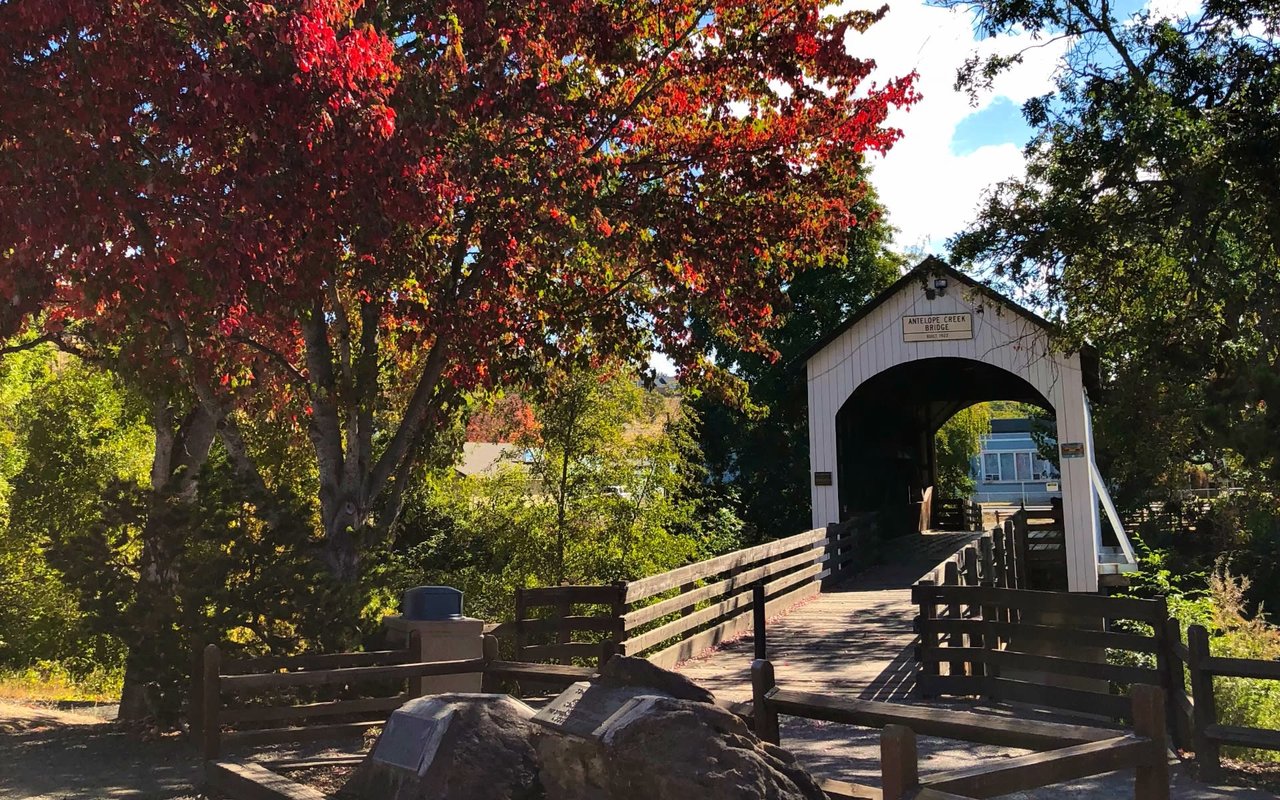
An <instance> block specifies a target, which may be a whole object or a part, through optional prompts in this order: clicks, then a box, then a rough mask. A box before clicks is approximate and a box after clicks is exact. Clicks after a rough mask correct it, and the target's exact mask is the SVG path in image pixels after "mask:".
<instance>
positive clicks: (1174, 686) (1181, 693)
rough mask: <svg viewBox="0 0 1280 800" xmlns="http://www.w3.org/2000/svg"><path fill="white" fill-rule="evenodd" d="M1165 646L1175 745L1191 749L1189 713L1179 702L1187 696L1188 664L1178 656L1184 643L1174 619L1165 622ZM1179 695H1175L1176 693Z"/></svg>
mask: <svg viewBox="0 0 1280 800" xmlns="http://www.w3.org/2000/svg"><path fill="white" fill-rule="evenodd" d="M1164 627H1165V644H1166V646H1167V647H1168V648H1169V671H1170V679H1169V680H1170V685H1169V689H1168V691H1169V693H1170V694H1171V695H1172V696H1173V703H1172V704H1171V705H1170V708H1172V709H1173V725H1171V726H1170V729H1171V730H1172V731H1173V741H1174V744H1175V745H1177V746H1178V747H1180V748H1183V749H1190V748H1191V746H1192V741H1191V719H1190V718H1189V717H1188V716H1187V713H1186V712H1185V711H1183V709H1182V704H1181V703H1179V702H1178V698H1179V697H1186V696H1187V683H1186V681H1187V673H1186V666H1187V663H1186V662H1185V661H1183V660H1182V657H1181V656H1179V655H1178V651H1177V645H1179V644H1181V643H1182V623H1180V622H1178V620H1176V619H1174V618H1173V617H1169V619H1167V620H1165V624H1164ZM1175 692H1176V693H1177V694H1174V693H1175Z"/></svg>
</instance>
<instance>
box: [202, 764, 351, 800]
mask: <svg viewBox="0 0 1280 800" xmlns="http://www.w3.org/2000/svg"><path fill="white" fill-rule="evenodd" d="M204 777H205V780H206V781H207V782H208V784H209V785H210V786H212V787H213V788H214V789H217V790H218V791H219V792H220V793H222V794H226V795H227V796H229V797H234V798H236V800H326V798H325V796H324V795H323V794H321V793H320V792H318V791H316V790H315V789H312V788H311V787H310V786H303V785H302V784H300V783H297V782H295V781H291V780H289V779H288V778H286V777H284V776H283V775H277V774H276V773H274V772H272V771H271V770H269V769H267V768H266V767H264V766H262V765H261V764H254V763H252V762H241V761H207V762H205V765H204Z"/></svg>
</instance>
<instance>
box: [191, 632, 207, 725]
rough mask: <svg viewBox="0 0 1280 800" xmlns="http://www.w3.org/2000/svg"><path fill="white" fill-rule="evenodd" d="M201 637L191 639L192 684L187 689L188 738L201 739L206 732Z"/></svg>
mask: <svg viewBox="0 0 1280 800" xmlns="http://www.w3.org/2000/svg"><path fill="white" fill-rule="evenodd" d="M200 638H201V637H199V636H192V637H191V682H190V684H188V687H187V736H188V737H189V739H190V741H197V740H198V739H199V738H200V731H202V730H204V715H203V711H204V646H203V645H202V644H201V643H200Z"/></svg>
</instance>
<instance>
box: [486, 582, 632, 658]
mask: <svg viewBox="0 0 1280 800" xmlns="http://www.w3.org/2000/svg"><path fill="white" fill-rule="evenodd" d="M625 593H626V584H624V583H615V584H609V585H606V586H549V587H545V588H536V589H517V590H516V619H515V622H514V623H513V624H512V626H511V629H510V630H511V633H512V634H513V635H514V637H515V643H516V658H517V659H518V660H520V661H536V662H548V661H555V662H558V663H561V664H572V663H574V662H575V661H577V662H595V663H596V665H597V666H600V665H603V664H604V662H605V661H608V660H609V656H611V655H612V654H613V653H614V652H616V651H617V642H618V641H619V640H620V639H621V637H622V633H623V631H622V623H621V619H622V613H623V610H624V608H625V605H626V604H625V600H624V597H625Z"/></svg>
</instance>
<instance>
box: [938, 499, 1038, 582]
mask: <svg viewBox="0 0 1280 800" xmlns="http://www.w3.org/2000/svg"><path fill="white" fill-rule="evenodd" d="M1023 519H1024V518H1023ZM1018 523H1019V518H1017V517H1014V518H1011V519H1007V520H1005V522H1004V524H1003V525H998V526H995V527H993V528H992V529H991V531H990V532H988V533H986V534H983V536H982V538H981V539H979V540H978V541H977V542H975V543H974V544H970V545H966V546H965V547H963V548H961V549H960V550H959V551H958V552H957V553H956V554H955V555H953V556H952V557H950V558H948V559H947V560H946V561H944V562H942V563H941V564H939V565H938V566H937V567H936V568H934V570H933V572H932V573H930V575H929V577H928V578H925V579H923V580H921V581H920V583H921V584H924V585H929V584H943V585H947V586H993V587H1000V588H1005V589H1025V588H1028V587H1027V583H1026V579H1027V570H1026V558H1025V541H1026V539H1025V537H1022V536H1020V535H1019V534H1020V533H1021V532H1023V531H1022V529H1021V528H1020V527H1019V524H1018Z"/></svg>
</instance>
